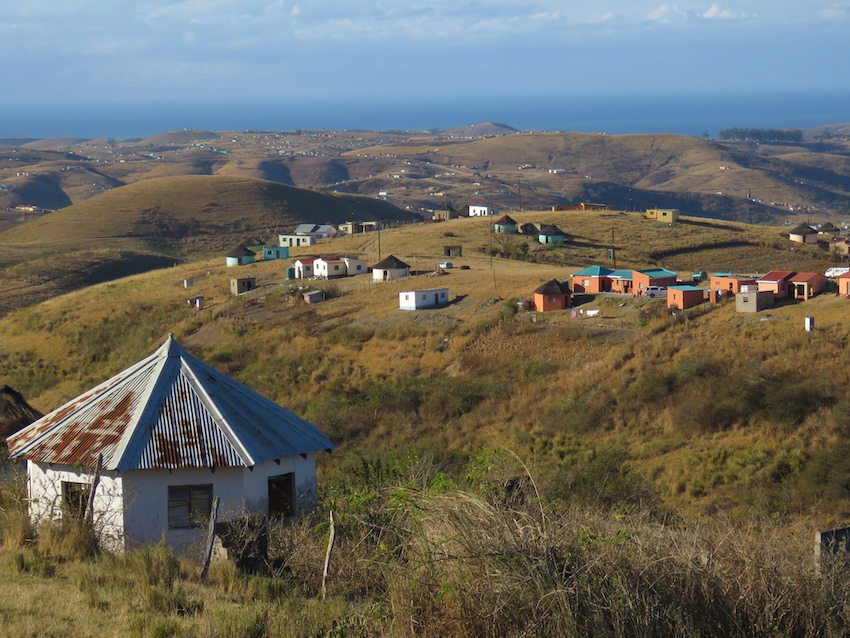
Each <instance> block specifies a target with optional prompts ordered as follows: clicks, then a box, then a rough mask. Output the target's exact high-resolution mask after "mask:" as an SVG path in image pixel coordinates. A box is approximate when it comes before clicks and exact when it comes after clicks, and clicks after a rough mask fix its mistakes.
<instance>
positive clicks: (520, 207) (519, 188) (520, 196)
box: [516, 179, 522, 212]
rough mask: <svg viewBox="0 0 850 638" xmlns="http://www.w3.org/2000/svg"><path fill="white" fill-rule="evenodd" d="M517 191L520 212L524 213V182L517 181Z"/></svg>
mask: <svg viewBox="0 0 850 638" xmlns="http://www.w3.org/2000/svg"><path fill="white" fill-rule="evenodd" d="M516 185H517V191H518V192H519V212H522V180H521V179H518V180H517V181H516Z"/></svg>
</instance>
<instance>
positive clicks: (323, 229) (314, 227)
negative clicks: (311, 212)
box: [294, 224, 336, 235]
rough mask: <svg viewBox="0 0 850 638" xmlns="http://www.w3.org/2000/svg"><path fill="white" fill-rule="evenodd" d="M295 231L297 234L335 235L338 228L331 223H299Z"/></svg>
mask: <svg viewBox="0 0 850 638" xmlns="http://www.w3.org/2000/svg"><path fill="white" fill-rule="evenodd" d="M294 232H295V234H296V235H312V234H320V235H333V234H334V233H336V228H334V227H333V226H332V225H331V224H298V225H297V226H296V227H295V231H294Z"/></svg>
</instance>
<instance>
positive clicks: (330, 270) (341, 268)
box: [313, 257, 348, 279]
mask: <svg viewBox="0 0 850 638" xmlns="http://www.w3.org/2000/svg"><path fill="white" fill-rule="evenodd" d="M346 275H348V269H347V268H346V266H345V262H344V261H343V260H342V259H339V258H338V257H317V258H316V259H314V260H313V276H315V277H320V278H322V279H336V278H337V277H345V276H346Z"/></svg>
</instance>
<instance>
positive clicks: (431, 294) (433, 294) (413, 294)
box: [398, 288, 449, 310]
mask: <svg viewBox="0 0 850 638" xmlns="http://www.w3.org/2000/svg"><path fill="white" fill-rule="evenodd" d="M447 303H449V289H448V288H432V289H430V290H405V291H404V292H400V293H398V307H399V309H400V310H421V309H424V308H437V307H439V306H444V305H446V304H447Z"/></svg>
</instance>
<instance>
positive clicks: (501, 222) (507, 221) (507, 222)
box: [493, 215, 516, 226]
mask: <svg viewBox="0 0 850 638" xmlns="http://www.w3.org/2000/svg"><path fill="white" fill-rule="evenodd" d="M493 223H494V224H495V225H496V226H516V220H514V218H513V217H511V216H510V215H502V216H501V217H499V219H497V220H496V221H494V222H493Z"/></svg>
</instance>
